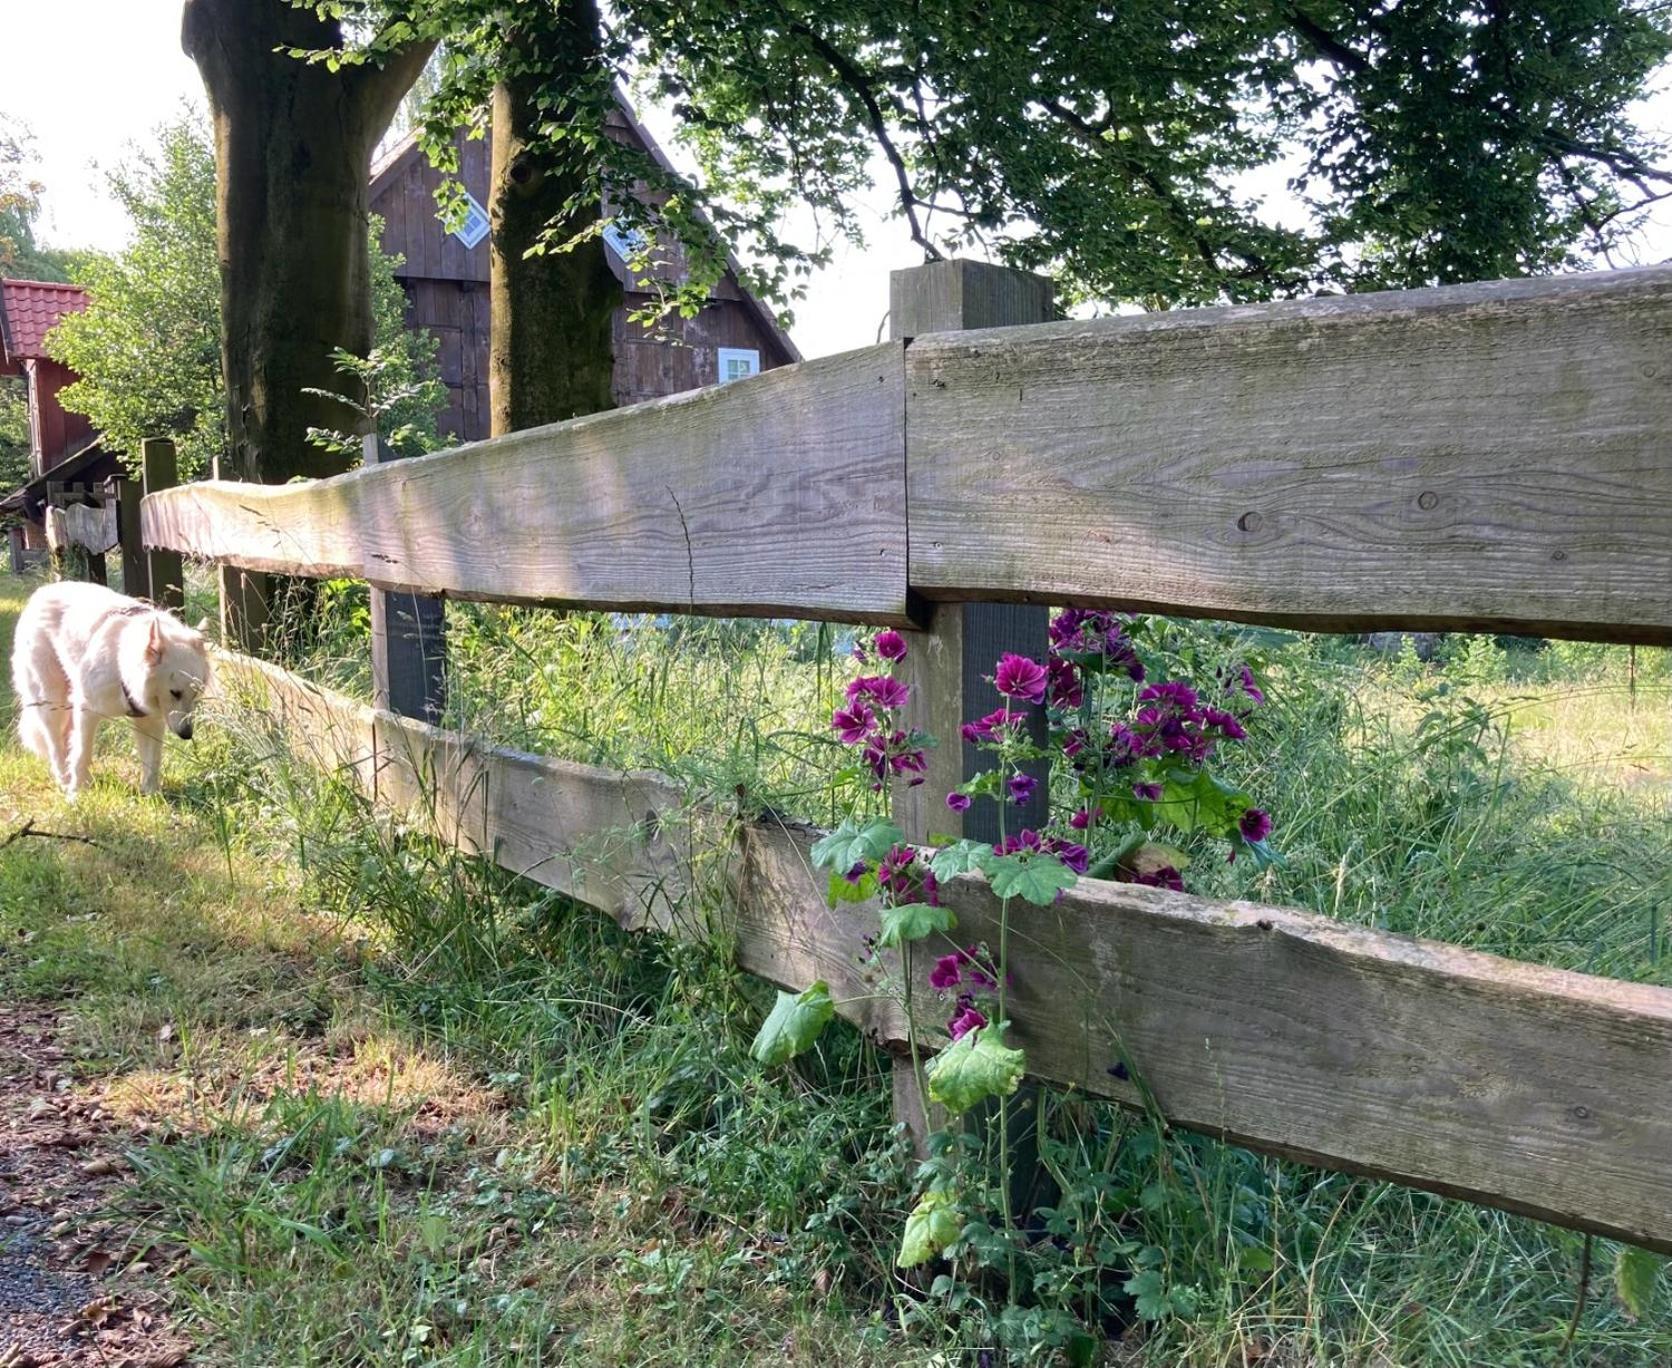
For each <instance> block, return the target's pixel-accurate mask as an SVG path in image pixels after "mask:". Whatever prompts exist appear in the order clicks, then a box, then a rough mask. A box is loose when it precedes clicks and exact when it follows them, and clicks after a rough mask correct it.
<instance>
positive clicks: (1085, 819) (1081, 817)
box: [1068, 808, 1091, 831]
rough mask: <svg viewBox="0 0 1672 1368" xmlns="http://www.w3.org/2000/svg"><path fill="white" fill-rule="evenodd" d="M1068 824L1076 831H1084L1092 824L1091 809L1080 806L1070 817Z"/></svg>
mask: <svg viewBox="0 0 1672 1368" xmlns="http://www.w3.org/2000/svg"><path fill="white" fill-rule="evenodd" d="M1068 825H1069V826H1071V827H1073V828H1074V830H1076V831H1084V830H1085V829H1086V828H1087V827H1089V826H1090V825H1091V809H1090V808H1080V809H1078V810H1077V811H1076V812H1075V813H1074V815H1073V816H1072V817H1070V818H1069V819H1068Z"/></svg>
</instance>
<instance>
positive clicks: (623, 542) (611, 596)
mask: <svg viewBox="0 0 1672 1368" xmlns="http://www.w3.org/2000/svg"><path fill="white" fill-rule="evenodd" d="M903 383H904V368H903V365H902V362H901V357H900V348H899V346H897V345H890V346H880V347H871V348H867V349H865V350H863V351H855V352H847V353H844V354H843V355H841V356H835V357H829V358H826V359H824V360H820V361H809V362H805V363H803V364H801V365H798V366H787V367H783V368H781V369H778V370H773V371H769V372H767V373H766V374H764V375H762V376H760V377H759V381H758V382H756V381H753V380H751V381H748V382H745V383H738V384H733V385H728V386H725V387H723V388H716V389H707V390H698V391H695V392H693V393H690V394H681V395H675V396H673V397H671V398H667V399H656V400H652V401H650V402H649V403H645V404H639V405H636V406H635V407H633V408H628V409H618V410H616V411H614V412H611V413H601V414H595V415H593V416H591V417H587V418H580V419H576V420H574V421H573V422H568V423H560V424H557V425H555V426H552V427H546V428H535V429H531V430H529V431H527V432H518V433H514V434H512V435H511V436H509V437H500V438H496V439H493V440H491V441H486V442H479V443H476V444H474V445H472V446H467V447H462V448H460V449H458V450H456V451H450V452H445V453H440V454H437V455H434V456H423V457H416V458H413V459H411V460H406V461H394V462H390V463H388V464H382V465H373V466H367V467H364V468H362V469H360V470H356V471H352V472H350V473H349V474H347V475H341V476H338V477H336V478H334V479H329V480H320V481H317V482H315V483H311V484H291V485H277V486H261V485H251V484H240V483H236V482H226V481H212V482H205V483H201V484H191V485H183V486H180V487H179V488H176V489H171V490H167V491H164V492H160V493H158V494H154V495H150V496H148V497H147V498H146V500H145V503H144V507H143V517H144V537H145V541H146V544H147V545H150V546H169V547H173V548H175V549H177V550H180V551H185V552H189V553H190V554H192V555H196V556H201V557H205V558H207V559H210V560H214V561H218V562H221V563H223V564H228V565H240V566H243V567H245V568H246V569H251V570H269V571H280V572H284V573H289V574H298V575H326V576H333V575H345V576H352V577H355V578H359V579H366V580H370V581H372V582H373V583H374V584H377V585H379V586H382V587H385V588H391V589H405V590H412V591H416V592H420V593H425V594H438V595H446V596H448V597H452V598H464V599H489V600H493V601H496V602H502V603H553V604H567V605H578V604H590V605H594V606H598V607H608V608H617V609H637V608H644V609H653V610H665V611H668V612H697V613H718V614H727V615H731V614H739V615H746V614H760V615H766V616H786V615H788V616H798V617H810V618H837V619H840V620H843V621H874V622H902V621H904V620H905V616H906V513H905V434H904V423H905V403H904V399H903V395H902V390H901V387H902V385H903Z"/></svg>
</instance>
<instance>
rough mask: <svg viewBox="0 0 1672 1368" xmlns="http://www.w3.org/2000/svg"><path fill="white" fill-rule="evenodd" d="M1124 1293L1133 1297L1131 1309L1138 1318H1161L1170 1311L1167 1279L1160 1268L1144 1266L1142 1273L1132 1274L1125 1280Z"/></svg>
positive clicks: (1171, 1306)
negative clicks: (1135, 1312)
mask: <svg viewBox="0 0 1672 1368" xmlns="http://www.w3.org/2000/svg"><path fill="white" fill-rule="evenodd" d="M1126 1293H1127V1295H1128V1296H1129V1297H1131V1298H1132V1299H1133V1301H1134V1303H1135V1305H1134V1308H1133V1309H1134V1310H1136V1311H1137V1313H1138V1317H1139V1319H1140V1320H1162V1319H1164V1318H1165V1317H1166V1316H1168V1315H1169V1314H1171V1312H1172V1309H1173V1304H1172V1302H1171V1300H1170V1299H1169V1298H1168V1296H1167V1281H1166V1279H1165V1278H1163V1277H1162V1276H1161V1270H1160V1269H1157V1268H1146V1269H1145V1270H1144V1271H1143V1272H1142V1273H1135V1274H1133V1275H1132V1277H1130V1278H1128V1279H1127V1280H1126Z"/></svg>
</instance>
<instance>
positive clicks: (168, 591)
mask: <svg viewBox="0 0 1672 1368" xmlns="http://www.w3.org/2000/svg"><path fill="white" fill-rule="evenodd" d="M139 450H140V475H141V479H142V480H143V483H144V492H145V493H146V494H155V493H156V492H157V491H158V490H160V489H173V488H174V486H175V485H177V484H179V483H180V468H179V465H178V464H177V462H176V460H175V455H174V443H173V442H172V441H171V440H169V439H168V438H167V437H147V438H146V439H145V440H144V441H143V442H141V443H140V445H139ZM145 588H146V596H147V597H148V598H149V599H150V600H151V602H152V603H155V604H157V605H158V606H159V607H163V608H173V609H176V610H178V609H181V608H183V607H185V606H186V576H185V566H184V563H183V562H182V560H181V556H180V553H179V552H178V551H169V550H165V549H162V548H158V549H155V550H152V551H150V552H149V553H148V555H147V557H146V575H145Z"/></svg>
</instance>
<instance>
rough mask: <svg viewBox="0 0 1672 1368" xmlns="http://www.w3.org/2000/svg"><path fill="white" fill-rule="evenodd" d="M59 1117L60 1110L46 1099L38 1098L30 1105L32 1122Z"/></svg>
mask: <svg viewBox="0 0 1672 1368" xmlns="http://www.w3.org/2000/svg"><path fill="white" fill-rule="evenodd" d="M57 1115H58V1108H57V1107H55V1106H53V1105H52V1103H50V1102H48V1101H47V1100H46V1098H44V1097H37V1098H36V1099H35V1100H34V1101H33V1102H31V1103H30V1104H29V1119H30V1120H31V1121H45V1120H47V1119H49V1118H55V1117H56V1116H57Z"/></svg>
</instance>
